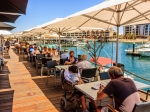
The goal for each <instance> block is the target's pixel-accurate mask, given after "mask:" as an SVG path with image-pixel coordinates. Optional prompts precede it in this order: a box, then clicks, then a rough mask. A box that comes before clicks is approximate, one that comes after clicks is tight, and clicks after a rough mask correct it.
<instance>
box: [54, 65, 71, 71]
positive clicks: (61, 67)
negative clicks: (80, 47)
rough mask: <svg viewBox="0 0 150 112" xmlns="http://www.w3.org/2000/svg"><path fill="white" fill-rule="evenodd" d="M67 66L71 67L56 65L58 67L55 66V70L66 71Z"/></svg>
mask: <svg viewBox="0 0 150 112" xmlns="http://www.w3.org/2000/svg"><path fill="white" fill-rule="evenodd" d="M69 66H71V65H58V66H55V68H57V69H59V70H61V69H63V70H65V69H67V68H68V67H69Z"/></svg>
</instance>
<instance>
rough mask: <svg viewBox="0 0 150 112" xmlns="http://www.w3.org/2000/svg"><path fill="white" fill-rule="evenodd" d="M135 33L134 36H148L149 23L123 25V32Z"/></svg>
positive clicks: (149, 33) (149, 31)
mask: <svg viewBox="0 0 150 112" xmlns="http://www.w3.org/2000/svg"><path fill="white" fill-rule="evenodd" d="M128 33H130V34H136V36H142V37H143V36H144V37H147V36H150V24H140V25H128V26H124V27H123V34H124V35H127V34H128Z"/></svg>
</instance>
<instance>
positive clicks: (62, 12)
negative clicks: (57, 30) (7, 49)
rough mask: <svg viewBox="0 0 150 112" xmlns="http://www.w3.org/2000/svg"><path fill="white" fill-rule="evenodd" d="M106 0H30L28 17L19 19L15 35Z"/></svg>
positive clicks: (23, 16) (24, 16) (16, 23)
mask: <svg viewBox="0 0 150 112" xmlns="http://www.w3.org/2000/svg"><path fill="white" fill-rule="evenodd" d="M103 1H104V0H29V2H28V6H27V11H26V15H22V16H21V17H19V18H18V19H17V21H16V22H15V24H12V25H14V26H15V27H16V28H15V29H14V30H12V32H13V33H15V32H19V31H23V30H26V29H29V28H32V27H35V26H37V25H41V24H43V23H46V22H48V21H51V20H53V19H55V18H58V17H60V18H62V17H66V16H68V15H70V14H73V13H75V12H78V11H81V10H83V9H86V8H89V7H91V6H93V5H96V4H99V3H101V2H103Z"/></svg>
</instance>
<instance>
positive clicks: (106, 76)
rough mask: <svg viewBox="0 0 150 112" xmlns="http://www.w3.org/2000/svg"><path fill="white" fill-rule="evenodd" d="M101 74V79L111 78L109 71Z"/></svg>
mask: <svg viewBox="0 0 150 112" xmlns="http://www.w3.org/2000/svg"><path fill="white" fill-rule="evenodd" d="M99 76H100V79H101V80H106V79H110V77H109V75H108V72H101V73H100V74H99Z"/></svg>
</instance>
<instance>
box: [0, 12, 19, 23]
mask: <svg viewBox="0 0 150 112" xmlns="http://www.w3.org/2000/svg"><path fill="white" fill-rule="evenodd" d="M19 16H20V15H10V14H0V22H12V23H14V22H15V21H16V20H17V18H18V17H19Z"/></svg>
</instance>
